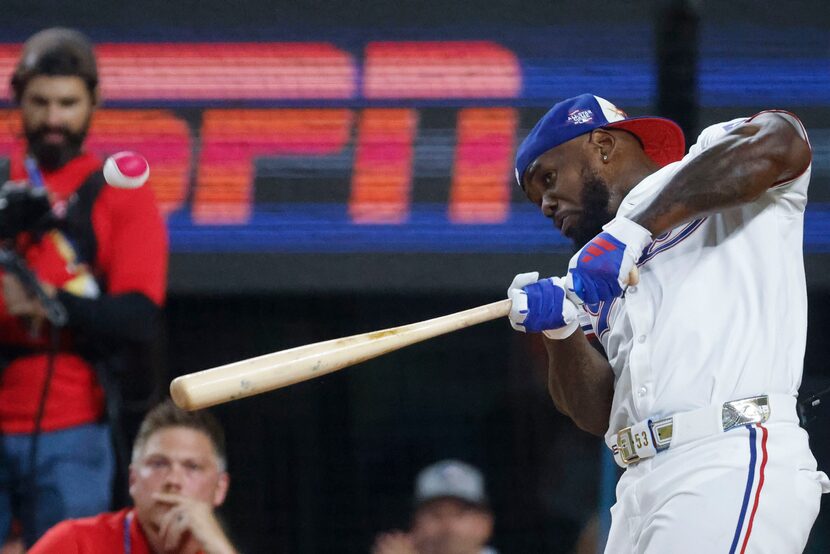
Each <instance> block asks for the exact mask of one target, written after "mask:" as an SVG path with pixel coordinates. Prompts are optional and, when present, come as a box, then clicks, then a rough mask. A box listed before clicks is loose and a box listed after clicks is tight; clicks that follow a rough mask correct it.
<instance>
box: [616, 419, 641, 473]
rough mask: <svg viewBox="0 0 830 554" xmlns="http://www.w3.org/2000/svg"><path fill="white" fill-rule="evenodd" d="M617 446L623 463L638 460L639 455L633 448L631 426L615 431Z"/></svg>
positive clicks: (626, 463)
mask: <svg viewBox="0 0 830 554" xmlns="http://www.w3.org/2000/svg"><path fill="white" fill-rule="evenodd" d="M617 448H618V449H619V452H620V458H621V459H622V461H623V463H624V464H625V465H630V464H633V463H635V462H639V461H640V456H639V455H638V454H637V451H636V450H635V449H634V434H633V433H632V432H631V427H626V428H625V429H620V430H619V431H617Z"/></svg>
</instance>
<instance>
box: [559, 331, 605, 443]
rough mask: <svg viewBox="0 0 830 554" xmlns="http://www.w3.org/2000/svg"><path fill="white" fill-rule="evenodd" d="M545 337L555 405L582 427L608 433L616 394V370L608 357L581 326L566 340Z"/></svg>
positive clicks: (590, 430) (589, 430) (596, 433)
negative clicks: (580, 329)
mask: <svg viewBox="0 0 830 554" xmlns="http://www.w3.org/2000/svg"><path fill="white" fill-rule="evenodd" d="M544 340H545V346H546V347H547V350H548V357H549V362H548V391H549V392H550V395H551V398H552V399H553V403H554V405H555V406H556V407H557V409H558V410H559V411H561V412H562V413H564V414H565V415H567V416H569V417H570V418H571V419H572V420H573V421H574V423H576V425H577V426H578V427H579V428H580V429H582V430H584V431H587V432H589V433H591V434H594V435H603V434H605V431H606V430H607V429H608V418H609V415H610V413H611V400H612V398H613V396H614V372H613V371H612V370H611V365H610V364H609V363H608V360H606V359H605V357H603V355H602V354H600V353H599V352H597V350H596V349H594V347H593V346H591V344H590V343H589V342H588V340H587V339H586V338H585V335H584V334H583V333H582V332H581V331H579V330H577V331H576V332H575V333H574V334H573V335H571V336H570V337H568V338H567V339H564V340H549V339H544Z"/></svg>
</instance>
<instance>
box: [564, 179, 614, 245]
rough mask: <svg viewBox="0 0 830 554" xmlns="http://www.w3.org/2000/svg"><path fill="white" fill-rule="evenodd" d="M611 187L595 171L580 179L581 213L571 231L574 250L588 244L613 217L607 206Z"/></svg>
mask: <svg viewBox="0 0 830 554" xmlns="http://www.w3.org/2000/svg"><path fill="white" fill-rule="evenodd" d="M610 199H611V189H610V188H609V187H608V183H607V182H606V181H605V180H604V179H603V178H602V177H600V176H599V175H597V174H596V173H591V174H588V175H586V176H585V177H584V178H583V180H582V193H581V194H580V200H581V201H582V213H581V214H580V217H579V221H577V223H576V224H575V225H574V227H573V230H572V231H571V233H570V235H571V240H572V241H573V245H574V252H576V251H578V250H579V249H580V248H582V247H583V246H585V245H586V244H588V242H590V241H591V239H593V238H594V237H595V236H597V235H598V234H600V233H601V232H602V226H603V225H605V224H606V223H608V222H609V221H611V220H612V219H614V214H612V213H611V210H610V209H609V207H608V204H609V202H610Z"/></svg>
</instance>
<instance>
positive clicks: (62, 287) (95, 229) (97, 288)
mask: <svg viewBox="0 0 830 554" xmlns="http://www.w3.org/2000/svg"><path fill="white" fill-rule="evenodd" d="M11 90H12V93H13V97H14V101H15V102H16V104H17V106H18V107H19V109H20V116H21V120H22V127H23V131H24V135H25V137H24V140H21V141H20V144H19V147H18V148H17V150H16V152H15V154H14V155H13V156H12V157H11V159H10V165H9V167H10V170H9V171H10V175H9V177H10V182H7V183H6V184H5V185H3V186H2V187H1V188H0V240H2V244H3V249H2V252H3V253H4V255H3V256H2V260H3V263H2V265H3V268H2V294H0V545H2V544H3V543H4V542H5V541H6V540H7V538H8V537H9V533H10V528H11V521H12V520H13V519H14V520H16V521H17V522H18V524H19V526H20V529H21V531H22V537H23V540H24V542H25V544H26V545H27V546H29V545H31V544H33V543H34V542H35V540H36V539H37V538H38V537H39V536H40V535H41V534H42V533H43V532H45V531H46V530H47V529H48V528H49V527H51V526H52V525H54V524H55V523H57V522H59V521H61V520H64V519H67V518H77V517H84V516H88V515H92V514H96V513H99V512H102V511H107V510H109V509H110V507H111V501H112V489H113V487H112V479H113V472H114V469H115V465H116V460H115V452H116V451H117V449H114V448H113V443H112V438H111V433H110V427H111V423H112V422H113V419H114V418H117V416H118V407H119V405H120V404H121V403H122V402H121V400H122V399H121V398H120V397H119V394H118V390H119V386H120V388H122V389H123V388H125V386H124V382H123V379H124V378H125V376H129V375H131V374H130V371H131V370H132V369H130V368H131V367H132V366H131V364H134V362H136V359H137V358H136V356H137V354H136V353H137V352H141V348H142V346H143V345H146V344H148V343H149V342H151V341H153V340H154V339H155V338H156V330H157V324H158V319H159V316H160V311H161V310H160V307H161V305H162V303H163V301H164V295H165V285H166V273H167V236H166V231H165V227H164V224H163V221H162V218H161V216H160V214H159V211H158V208H157V206H156V202H155V199H154V197H153V194H152V191H151V189H150V187H148V186H143V187H140V188H136V189H118V188H115V187H112V186H108V185H107V184H106V182H105V180H104V177H103V174H102V163H101V160H100V159H99V158H98V157H96V156H95V155H93V154H90V153H87V152H85V151H84V149H83V144H84V140H85V138H86V135H87V131H88V130H89V127H90V123H91V121H92V116H93V112H94V111H95V109H96V107H97V106H98V103H99V87H98V70H97V63H96V59H95V55H94V52H93V49H92V45H91V44H90V42H89V40H88V39H87V38H86V37H85V36H84V35H82V34H81V33H79V32H77V31H73V30H69V29H61V28H53V29H47V30H45V31H41V32H39V33H37V34H35V35H33V36H32V37H31V38H30V39H29V40H28V41H26V43H25V44H24V46H23V50H22V52H21V55H20V60H19V62H18V65H17V67H16V69H15V71H14V73H13V75H12V80H11ZM64 320H65V321H64ZM132 375H133V376H135V375H134V374H132ZM146 377H147V380H151V379H150V378H151V376H150V375H147V376H146ZM135 381H136V382H139V381H140V379H136V380H135ZM129 386H130V385H126V387H127V388H129Z"/></svg>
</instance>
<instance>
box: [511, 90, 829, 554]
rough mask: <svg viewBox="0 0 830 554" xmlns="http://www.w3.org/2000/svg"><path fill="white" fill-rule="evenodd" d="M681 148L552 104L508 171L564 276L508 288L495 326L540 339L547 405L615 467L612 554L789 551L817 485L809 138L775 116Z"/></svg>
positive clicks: (799, 546)
mask: <svg viewBox="0 0 830 554" xmlns="http://www.w3.org/2000/svg"><path fill="white" fill-rule="evenodd" d="M684 151H685V149H684V140H683V134H682V132H681V130H680V128H679V127H678V126H677V125H676V124H675V123H673V122H672V121H669V120H667V119H662V118H656V117H635V118H629V117H627V116H626V114H625V113H624V112H622V111H621V110H619V109H617V108H616V107H615V106H614V105H613V104H611V103H610V102H608V101H607V100H605V99H602V98H599V97H597V96H594V95H591V94H583V95H581V96H577V97H574V98H570V99H568V100H565V101H563V102H560V103H558V104H556V105H555V106H554V107H553V108H552V109H551V110H550V111H549V112H548V113H547V114H546V115H545V116H544V117H543V118H542V119H541V120H540V121H539V122H538V123H537V124H536V126H535V127H534V128H533V130H532V131H531V132H530V134H529V135H528V137H527V138H526V139H525V140H524V142H523V143H522V144H521V146H520V147H519V150H518V153H517V158H516V178H517V180H518V182H519V185H520V186H521V187H522V189H523V190H524V192H525V194H526V195H527V197H528V198H529V199H530V201H532V202H534V203H535V204H536V205H537V206H539V207H540V209H541V210H542V214H543V215H544V216H545V217H548V218H550V219H552V220H553V222H554V224H555V225H556V227H557V228H558V229H559V230H560V232H561V233H562V234H563V235H564V236H566V237H568V238H569V239H571V240H573V242H574V244H575V246H576V247H577V248H578V251H577V253H576V255H574V257H573V258H572V259H571V261H570V264H569V267H568V274H567V276H566V277H565V278H558V277H554V278H549V279H544V280H541V281H539V280H537V278H538V274H536V273H526V274H520V275H517V276H516V278H515V279H514V280H513V283H512V284H511V285H510V288H509V290H508V297H509V298H510V299H511V300H512V306H511V311H510V314H509V318H510V322H511V324H512V325H513V327H514V328H516V329H517V330H520V331H524V332H541V333H542V334H543V335H544V336H545V337H546V338H545V339H544V342H545V345H546V347H547V350H548V353H549V370H548V386H549V389H550V394H551V396H552V398H553V401H554V404H555V405H556V406H557V408H558V409H559V410H560V411H562V412H563V413H565V414H567V415H568V416H570V417H571V418H572V419H573V420H574V422H575V423H576V424H577V425H578V426H579V427H581V428H582V429H585V430H586V431H589V432H592V433H594V434H597V435H604V436H605V442H606V443H607V445H608V447H609V448H610V449H611V451H612V452H613V454H614V458H615V460H616V461H617V463H618V464H619V465H620V466H622V467H625V468H626V471H625V472H624V473H623V475H622V477H621V478H620V481H619V483H618V485H617V491H616V492H617V501H616V504H615V505H614V507H613V508H612V509H611V516H612V524H611V530H610V534H609V538H608V545H607V547H606V552H607V553H614V554H618V553H634V552H637V553H666V552H672V553H675V554H676V553H681V554H682V553H692V552H723V553H727V552H728V553H730V554H734V553H745V552H752V553H755V554H757V553H766V554H781V553H785V552H786V553H794V552H802V551H803V550H804V547H805V544H806V543H807V538H808V535H809V533H810V528H811V527H812V525H813V522H814V521H815V518H816V516H817V515H818V511H819V501H820V498H821V494H822V493H823V492H824V493H826V492H830V480H828V478H827V475H825V474H824V473H823V472H820V471H817V469H816V460H815V458H814V457H813V454H812V453H811V452H810V448H809V445H808V442H807V438H808V437H807V433H806V432H805V431H804V430H803V429H802V428H801V427H799V424H798V423H799V420H798V416H797V414H796V394H797V392H798V387H799V385H800V382H801V374H802V369H803V368H802V364H803V357H804V346H805V339H806V331H807V295H806V285H805V277H804V266H803V259H802V228H803V222H804V209H805V205H806V203H807V186H808V183H809V181H810V166H811V151H810V144H809V142H808V139H807V135H806V132H805V131H804V127H803V126H802V124H801V122H800V121H799V119H798V118H797V117H796V116H795V115H793V114H791V113H788V112H784V111H777V110H770V111H764V112H761V113H758V114H756V115H753V116H751V117H743V118H740V119H735V120H732V121H728V122H725V123H719V124H717V125H712V126H711V127H708V128H707V129H705V130H704V131H703V132H702V133H701V135H700V136H699V137H698V140H697V142H696V143H695V144H694V145H693V146H692V147H691V149H690V150H689V152H688V154H685V156H684ZM635 267H636V268H637V269H639V283H637V284H636V285H635V284H633V283H631V284H630V283H628V279H629V277H628V276H629V274H630V273H631V270H632V269H633V268H635ZM629 285H630V286H629ZM594 341H598V342H599V343H600V345H601V347H602V353H600V350H599V349H598V348H595V347H594V345H592V342H594Z"/></svg>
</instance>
